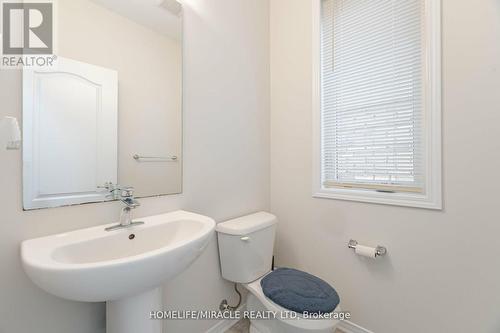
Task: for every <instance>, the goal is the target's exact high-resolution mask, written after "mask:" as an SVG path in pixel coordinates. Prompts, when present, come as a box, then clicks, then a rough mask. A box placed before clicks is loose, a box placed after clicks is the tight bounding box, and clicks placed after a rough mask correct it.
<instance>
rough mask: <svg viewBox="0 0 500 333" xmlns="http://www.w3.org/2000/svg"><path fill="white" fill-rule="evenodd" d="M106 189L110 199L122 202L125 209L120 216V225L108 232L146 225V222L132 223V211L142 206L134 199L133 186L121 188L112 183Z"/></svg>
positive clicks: (107, 229)
mask: <svg viewBox="0 0 500 333" xmlns="http://www.w3.org/2000/svg"><path fill="white" fill-rule="evenodd" d="M104 188H106V189H107V190H108V191H109V192H110V194H109V195H108V197H111V198H113V199H118V200H120V201H121V202H122V203H123V204H125V207H123V209H122V212H121V214H120V223H119V224H117V225H114V226H111V227H108V228H106V229H105V230H106V231H112V230H117V229H125V228H130V227H133V226H137V225H141V224H144V222H140V221H136V222H133V221H132V209H135V208H137V207H139V206H140V205H141V204H140V202H139V201H137V199H135V198H134V188H133V187H131V186H124V187H122V186H120V185H114V184H111V183H107V184H105V186H104Z"/></svg>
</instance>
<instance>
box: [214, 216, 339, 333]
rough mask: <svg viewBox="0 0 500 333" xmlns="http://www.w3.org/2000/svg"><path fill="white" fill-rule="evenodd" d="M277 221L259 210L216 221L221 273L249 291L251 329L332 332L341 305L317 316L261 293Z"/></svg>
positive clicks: (261, 332) (254, 332)
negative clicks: (290, 308)
mask: <svg viewBox="0 0 500 333" xmlns="http://www.w3.org/2000/svg"><path fill="white" fill-rule="evenodd" d="M276 224H277V218H276V216H274V215H272V214H269V213H266V212H259V213H255V214H252V215H247V216H243V217H240V218H237V219H233V220H229V221H226V222H222V223H219V224H218V225H217V227H216V231H217V237H218V242H219V255H220V261H221V270H222V276H223V277H224V278H225V279H226V280H228V281H232V282H235V283H239V284H241V285H242V286H243V287H245V288H246V289H247V290H248V292H249V293H248V295H247V310H248V311H249V312H248V314H249V315H250V332H251V333H305V332H315V333H332V332H333V331H334V329H335V327H336V326H337V325H338V324H339V323H340V320H338V319H336V317H335V316H334V315H333V313H334V312H340V311H341V310H340V306H337V307H336V308H335V309H334V310H333V312H332V313H327V314H322V315H321V316H319V318H317V317H318V316H312V315H309V316H307V315H306V314H304V313H299V312H295V311H292V310H289V309H286V308H285V307H283V306H280V305H278V304H276V303H275V302H274V301H273V300H271V299H270V298H268V297H267V296H266V295H265V294H264V291H263V289H262V285H261V281H262V279H263V278H264V277H265V276H266V275H268V274H271V268H272V267H271V265H272V254H273V247H274V238H275V233H276ZM337 303H338V302H337ZM257 314H260V316H259V315H257ZM262 314H266V315H264V316H263V315H262Z"/></svg>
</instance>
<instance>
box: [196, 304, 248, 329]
mask: <svg viewBox="0 0 500 333" xmlns="http://www.w3.org/2000/svg"><path fill="white" fill-rule="evenodd" d="M245 308H246V304H241V305H240V307H239V308H238V311H244V310H245ZM238 321H239V319H223V320H220V321H218V322H217V323H216V324H215V325H214V326H212V327H211V328H209V329H208V330H207V331H206V332H205V333H223V332H225V331H227V330H228V329H229V328H230V327H231V326H233V325H234V324H236V323H237V322H238Z"/></svg>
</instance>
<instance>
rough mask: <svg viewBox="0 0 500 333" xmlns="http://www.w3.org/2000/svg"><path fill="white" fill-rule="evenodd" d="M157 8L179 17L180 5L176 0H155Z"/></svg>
mask: <svg viewBox="0 0 500 333" xmlns="http://www.w3.org/2000/svg"><path fill="white" fill-rule="evenodd" d="M157 1H158V6H160V7H163V8H165V9H166V10H168V11H169V12H171V13H172V14H174V15H175V16H179V15H180V13H181V11H182V5H181V3H180V2H179V1H177V0H157Z"/></svg>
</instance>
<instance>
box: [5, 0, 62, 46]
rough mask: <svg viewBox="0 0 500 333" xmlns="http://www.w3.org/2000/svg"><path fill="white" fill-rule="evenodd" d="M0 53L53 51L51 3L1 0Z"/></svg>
mask: <svg viewBox="0 0 500 333" xmlns="http://www.w3.org/2000/svg"><path fill="white" fill-rule="evenodd" d="M2 6H3V7H2V10H3V15H2V19H3V24H2V31H3V41H2V47H3V54H4V55H25V54H39V55H41V54H52V53H53V47H54V45H53V34H54V31H53V30H54V29H53V4H52V3H50V2H37V3H14V2H4V3H3V4H2Z"/></svg>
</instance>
